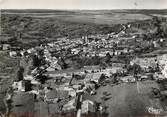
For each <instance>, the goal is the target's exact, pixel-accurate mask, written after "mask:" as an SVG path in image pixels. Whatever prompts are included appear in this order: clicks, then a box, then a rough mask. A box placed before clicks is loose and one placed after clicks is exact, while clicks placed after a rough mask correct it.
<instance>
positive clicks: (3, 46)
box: [2, 44, 10, 50]
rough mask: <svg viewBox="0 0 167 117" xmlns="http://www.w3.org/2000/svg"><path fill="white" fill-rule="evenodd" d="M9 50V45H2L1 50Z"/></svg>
mask: <svg viewBox="0 0 167 117" xmlns="http://www.w3.org/2000/svg"><path fill="white" fill-rule="evenodd" d="M9 49H10V45H9V44H3V45H2V50H9Z"/></svg>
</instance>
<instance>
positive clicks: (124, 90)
mask: <svg viewBox="0 0 167 117" xmlns="http://www.w3.org/2000/svg"><path fill="white" fill-rule="evenodd" d="M152 88H159V86H158V84H157V83H156V82H155V81H141V82H137V83H129V84H119V85H116V86H113V87H112V86H110V85H107V86H104V87H100V88H99V89H97V94H96V95H95V96H90V97H89V96H88V95H85V96H87V98H88V99H90V100H96V101H97V102H102V105H103V104H104V105H106V106H107V107H108V108H107V111H108V113H109V117H128V116H132V117H136V116H138V117H139V116H148V115H149V113H148V111H147V108H148V107H154V108H162V107H161V102H160V100H157V99H154V98H153V97H152ZM105 91H106V92H108V93H110V94H111V95H110V96H108V97H109V99H108V100H106V101H102V96H103V92H105Z"/></svg>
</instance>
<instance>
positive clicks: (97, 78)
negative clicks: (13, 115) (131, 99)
mask: <svg viewBox="0 0 167 117" xmlns="http://www.w3.org/2000/svg"><path fill="white" fill-rule="evenodd" d="M127 28H130V25H127V26H123V29H122V30H121V31H120V32H119V33H110V34H104V35H102V34H97V35H88V36H82V37H81V38H76V39H67V38H60V39H57V40H56V41H54V42H49V43H46V44H42V45H40V46H36V47H34V48H30V49H27V50H26V49H22V50H14V49H11V46H10V45H9V44H2V45H1V47H0V48H1V49H2V50H4V51H6V50H9V55H10V56H11V57H20V58H21V59H24V58H26V59H29V58H31V57H32V56H37V58H40V59H42V60H44V61H45V62H44V64H42V65H39V66H33V67H32V68H31V69H29V68H28V70H30V71H29V74H24V75H23V78H22V79H19V80H15V81H14V82H13V84H12V88H13V90H14V93H15V94H19V93H20V92H21V93H28V94H32V95H34V100H37V101H38V102H45V103H44V105H47V107H48V110H49V113H50V114H55V113H69V112H77V116H78V117H79V115H81V113H82V114H88V113H90V112H91V113H93V112H94V113H95V112H96V111H100V113H102V112H103V108H104V107H102V106H101V105H98V107H97V104H96V103H95V102H93V101H91V100H89V99H84V100H83V99H82V96H83V94H85V93H88V94H90V95H96V90H97V89H98V87H101V86H105V84H106V83H111V81H112V80H113V79H115V81H114V82H112V83H113V84H114V83H115V82H116V83H117V84H118V83H129V82H130V83H134V82H136V80H141V79H147V78H148V76H149V75H147V74H142V73H139V74H137V73H135V72H137V71H139V69H137V67H136V66H139V67H140V68H141V71H144V72H143V73H149V72H150V73H152V74H153V75H152V76H153V79H156V80H159V79H165V78H167V61H166V60H167V59H166V58H167V56H166V55H163V56H160V57H159V56H158V57H152V58H146V57H145V58H140V57H136V58H133V59H132V60H130V63H121V62H114V61H117V60H113V59H112V60H110V62H112V66H108V67H106V68H102V67H101V66H99V65H92V66H84V67H83V68H81V69H64V68H63V67H62V65H61V64H63V63H62V62H59V61H60V60H61V57H62V56H66V55H67V54H70V55H81V56H82V57H92V56H99V57H105V56H106V54H107V53H109V54H110V55H111V56H119V55H133V54H134V53H136V52H141V51H142V49H145V48H144V46H149V47H150V46H151V45H152V46H153V47H154V48H158V47H160V46H163V44H162V43H164V39H158V40H155V41H144V43H143V39H142V37H140V36H138V35H136V34H129V35H127V34H126V29H127ZM41 50H42V53H40V54H39V52H41ZM138 50H139V51H138ZM64 51H65V53H63V52H64ZM53 55H54V56H53ZM27 66H29V65H25V66H23V67H25V68H26V67H27ZM127 66H130V67H132V71H133V72H134V73H133V75H132V74H131V73H130V70H128V67H127ZM25 70H27V69H25ZM24 72H25V71H24ZM11 98H12V97H11ZM34 103H35V102H34ZM44 107H46V106H44ZM41 108H43V107H41ZM97 108H98V109H99V110H97ZM41 116H42V115H41Z"/></svg>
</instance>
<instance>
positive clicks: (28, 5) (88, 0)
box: [0, 0, 167, 10]
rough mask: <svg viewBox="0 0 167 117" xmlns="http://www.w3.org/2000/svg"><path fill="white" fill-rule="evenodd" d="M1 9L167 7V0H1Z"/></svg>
mask: <svg viewBox="0 0 167 117" xmlns="http://www.w3.org/2000/svg"><path fill="white" fill-rule="evenodd" d="M0 9H55V10H113V9H167V0H24V1H23V0H0Z"/></svg>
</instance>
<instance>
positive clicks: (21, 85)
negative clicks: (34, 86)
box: [12, 81, 25, 91]
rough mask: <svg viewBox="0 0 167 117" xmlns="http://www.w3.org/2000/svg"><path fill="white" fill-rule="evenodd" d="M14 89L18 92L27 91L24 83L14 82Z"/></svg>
mask: <svg viewBox="0 0 167 117" xmlns="http://www.w3.org/2000/svg"><path fill="white" fill-rule="evenodd" d="M12 87H13V89H15V90H17V91H25V84H24V82H23V81H19V82H14V83H13V85H12Z"/></svg>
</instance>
